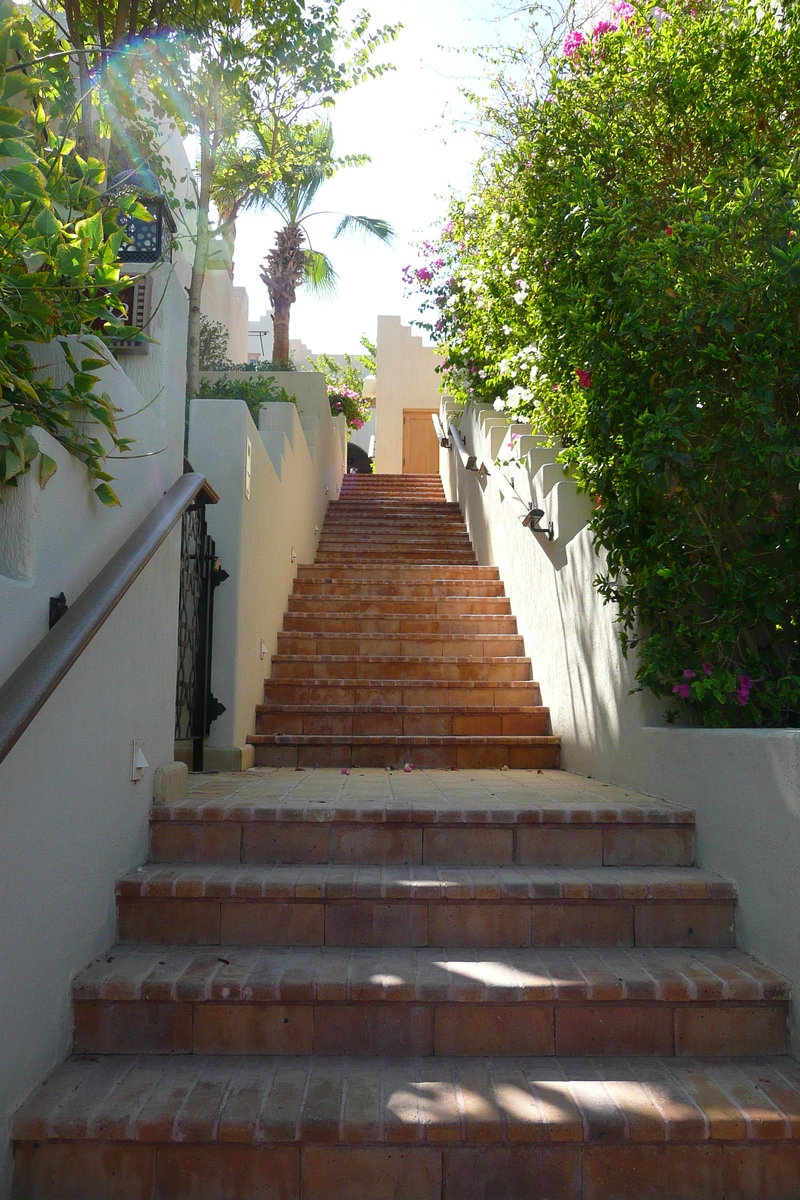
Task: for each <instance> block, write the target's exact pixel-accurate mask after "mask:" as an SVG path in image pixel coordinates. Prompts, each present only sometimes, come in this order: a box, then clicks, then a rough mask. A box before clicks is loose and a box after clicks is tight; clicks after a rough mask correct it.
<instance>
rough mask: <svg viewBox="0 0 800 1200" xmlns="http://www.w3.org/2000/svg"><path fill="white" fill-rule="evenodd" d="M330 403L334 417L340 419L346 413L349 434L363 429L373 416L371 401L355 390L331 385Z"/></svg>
mask: <svg viewBox="0 0 800 1200" xmlns="http://www.w3.org/2000/svg"><path fill="white" fill-rule="evenodd" d="M328 402H329V404H330V406H331V412H332V414H333V415H334V417H338V416H339V415H340V414H341V413H344V419H345V421H346V422H347V428H348V431H349V432H353V430H356V429H363V427H364V425H366V423H367V421H368V420H369V419H370V416H371V415H372V414H371V411H370V404H369V400H365V399H364V397H363V396H361V395H360V394H359V393H358V392H356V391H354V390H353V388H348V387H341V386H335V385H329V386H328Z"/></svg>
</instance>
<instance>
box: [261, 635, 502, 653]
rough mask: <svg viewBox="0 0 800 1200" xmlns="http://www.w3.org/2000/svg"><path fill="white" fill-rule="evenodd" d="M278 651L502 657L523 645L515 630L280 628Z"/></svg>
mask: <svg viewBox="0 0 800 1200" xmlns="http://www.w3.org/2000/svg"><path fill="white" fill-rule="evenodd" d="M278 652H279V653H280V654H352V655H354V656H355V655H359V656H361V655H363V656H365V657H370V656H375V655H390V656H391V655H394V656H396V655H403V656H409V657H412V658H413V657H417V656H424V657H426V658H427V657H434V658H442V657H448V658H455V657H463V658H501V657H502V658H505V657H509V656H511V655H514V654H518V655H520V656H522V655H523V654H524V653H525V645H524V643H523V641H522V638H521V637H520V636H519V635H518V634H517V635H513V634H509V635H508V636H503V635H502V634H495V635H494V636H493V637H492V638H491V640H489V639H487V640H485V641H484V640H483V639H481V638H480V637H469V636H468V635H466V634H464V635H462V636H458V637H456V636H454V637H452V638H448V639H446V640H440V639H437V638H436V637H430V638H423V636H422V635H419V634H418V635H417V636H415V637H409V636H407V635H406V636H405V637H404V636H403V635H402V634H398V635H395V636H391V635H389V636H387V637H381V636H379V635H377V634H372V635H364V636H362V637H360V638H359V637H347V635H339V636H338V637H331V636H330V635H329V634H325V633H318V634H301V633H296V632H283V633H279V634H278Z"/></svg>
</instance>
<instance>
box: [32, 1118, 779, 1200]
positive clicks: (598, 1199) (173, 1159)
mask: <svg viewBox="0 0 800 1200" xmlns="http://www.w3.org/2000/svg"><path fill="white" fill-rule="evenodd" d="M370 1111H371V1110H370ZM254 1119H255V1118H253V1120H254ZM445 1120H446V1123H445V1124H443V1126H442V1127H441V1128H437V1127H436V1126H434V1128H433V1129H430V1130H429V1132H428V1139H429V1143H430V1144H428V1145H419V1144H415V1143H418V1141H419V1140H421V1138H422V1136H423V1134H422V1132H420V1134H419V1135H418V1136H414V1137H413V1138H411V1137H410V1136H407V1137H404V1138H403V1140H404V1141H406V1142H410V1143H411V1144H405V1145H398V1144H393V1145H392V1144H389V1145H387V1144H385V1143H383V1144H377V1141H376V1133H375V1131H376V1130H377V1129H379V1126H378V1125H377V1124H376V1122H375V1120H374V1119H373V1120H372V1121H371V1122H370V1121H369V1119H368V1118H365V1119H364V1125H363V1132H361V1136H360V1138H359V1142H358V1144H356V1145H353V1144H350V1145H335V1144H334V1145H330V1144H322V1143H325V1142H326V1143H330V1142H334V1143H335V1142H336V1141H337V1140H338V1122H337V1121H335V1120H334V1119H333V1116H332V1115H331V1114H327V1117H326V1120H325V1121H324V1122H321V1123H320V1124H319V1126H318V1128H319V1132H318V1133H317V1134H316V1136H314V1132H315V1130H314V1127H310V1128H309V1131H308V1134H306V1135H305V1136H304V1140H303V1142H302V1143H301V1142H295V1141H294V1138H293V1136H291V1130H290V1129H289V1128H288V1127H287V1128H286V1129H281V1130H280V1131H279V1134H278V1135H276V1136H279V1137H280V1138H281V1140H280V1141H277V1142H267V1143H261V1144H259V1145H250V1144H246V1145H236V1144H232V1143H231V1142H230V1141H224V1142H216V1141H209V1142H205V1143H203V1144H199V1145H198V1144H192V1142H191V1141H187V1142H184V1143H183V1144H180V1145H171V1144H168V1139H165V1141H166V1142H167V1144H159V1145H156V1144H149V1143H145V1142H130V1141H128V1142H125V1141H120V1142H114V1141H102V1142H84V1141H82V1140H81V1139H75V1138H68V1139H66V1140H64V1141H51V1142H46V1141H42V1142H24V1143H22V1144H21V1145H19V1146H17V1148H16V1154H15V1175H14V1179H15V1183H14V1197H15V1200H86V1196H87V1194H88V1193H87V1191H86V1188H87V1186H91V1196H92V1200H120V1198H124V1200H150V1198H151V1197H152V1196H154V1195H157V1196H158V1197H159V1200H199V1198H200V1197H203V1198H204V1200H205V1198H212V1197H213V1198H217V1197H218V1198H220V1200H234V1198H237V1200H238V1198H240V1197H244V1196H247V1197H251V1196H252V1197H259V1198H261V1197H263V1200H300V1197H301V1196H302V1200H356V1198H358V1197H360V1196H362V1195H363V1196H364V1197H365V1200H395V1198H398V1197H399V1198H402V1200H405V1198H409V1200H610V1198H612V1197H613V1198H614V1200H642V1198H643V1197H652V1198H654V1200H664V1198H665V1197H669V1200H723V1196H725V1197H728V1196H733V1197H737V1198H738V1200H797V1190H796V1179H797V1177H798V1174H800V1145H797V1144H795V1143H792V1144H784V1143H778V1144H770V1143H767V1144H764V1143H758V1142H756V1143H753V1142H749V1143H748V1142H740V1141H728V1142H724V1143H721V1142H718V1141H715V1142H698V1141H696V1140H689V1139H685V1135H683V1134H681V1135H676V1136H675V1139H674V1140H672V1141H670V1142H664V1141H663V1140H661V1141H657V1142H655V1143H651V1144H646V1145H641V1144H638V1145H637V1144H631V1143H625V1144H622V1145H619V1144H616V1145H615V1144H589V1145H585V1146H584V1145H581V1144H580V1142H579V1141H578V1142H577V1144H576V1143H575V1142H569V1143H565V1144H563V1145H556V1146H554V1145H545V1146H542V1145H526V1144H520V1143H519V1142H514V1141H511V1142H508V1143H506V1144H503V1141H502V1138H500V1137H499V1135H498V1133H497V1132H495V1125H494V1121H493V1118H492V1117H489V1118H487V1120H488V1121H489V1125H488V1129H489V1138H488V1140H489V1142H490V1144H488V1145H487V1144H483V1145H478V1146H476V1145H473V1144H470V1145H468V1144H466V1143H462V1142H461V1140H460V1139H461V1133H460V1130H459V1123H458V1116H457V1110H456V1115H455V1116H452V1115H451V1116H450V1117H449V1120H447V1119H445ZM503 1128H504V1126H502V1125H501V1124H500V1122H499V1121H497V1123H496V1130H497V1131H499V1130H501V1129H503ZM390 1129H391V1126H390ZM117 1136H124V1134H119V1135H117ZM251 1138H252V1134H251V1132H250V1131H249V1130H248V1129H246V1136H245V1134H242V1135H241V1137H240V1140H242V1141H247V1142H248V1143H249V1142H250V1140H251ZM684 1139H685V1140H684ZM392 1140H393V1139H392V1137H391V1135H387V1138H386V1141H387V1142H391V1141H392ZM481 1140H482V1141H486V1140H487V1139H486V1138H485V1137H483V1136H482V1138H481ZM440 1141H441V1142H444V1143H446V1145H445V1146H444V1148H443V1147H442V1146H441V1145H439V1144H437V1142H440ZM315 1143H316V1144H315ZM762 1179H767V1180H769V1181H770V1183H769V1185H768V1186H769V1192H768V1193H767V1192H765V1191H764V1190H763V1189H762V1188H761V1186H760V1183H759V1182H758V1181H760V1180H762ZM120 1180H125V1181H126V1188H125V1191H124V1192H122V1191H121V1190H120ZM87 1181H88V1183H87ZM370 1184H371V1186H370V1187H369V1190H368V1191H365V1190H364V1188H365V1186H368V1185H370ZM632 1187H633V1188H635V1189H636V1190H635V1191H633V1190H632ZM645 1187H646V1188H647V1191H644V1190H642V1189H643V1188H645ZM156 1189H157V1190H156Z"/></svg>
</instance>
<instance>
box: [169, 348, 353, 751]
mask: <svg viewBox="0 0 800 1200" xmlns="http://www.w3.org/2000/svg"><path fill="white" fill-rule="evenodd" d="M275 378H276V380H277V381H278V382H279V383H280V384H282V385H283V386H284V387H285V388H286V390H287V392H289V394H290V395H291V394H295V391H296V396H297V405H296V406H295V405H294V404H287V403H282V404H267V405H265V407H264V408H262V409H261V412H260V414H259V428H258V429H256V427H255V425H254V423H253V420H252V418H251V416H250V413H249V411H248V408H247V405H246V404H245V403H244V401H243V400H193V401H192V404H191V413H190V423H189V429H190V433H189V459H190V461H191V463H192V466H193V467H194V469H195V470H196V471H202V472H203V474H205V475H207V477H208V478H209V479H210V480H212V481H213V483H214V487H215V488H216V489H217V491H218V492H219V494H220V502H219V504H215V505H214V506H213V507H211V508H209V509H208V528H209V533H210V534H211V536H212V537H213V538H214V539H215V541H216V547H217V554H218V555H219V558H220V562H221V564H222V566H223V568H224V569H225V570H226V571H227V572H228V575H229V579H227V580H226V581H225V583H224V584H223V585H222V586H221V587H219V588H218V589H217V592H216V595H215V598H214V648H213V660H212V689H213V691H214V694H215V696H217V698H218V699H219V700H220V701H221V702H222V703H223V704H224V705H225V707H226V709H227V711H226V712H225V713H223V714H222V716H221V717H219V718H218V719H217V720H216V721H215V722H214V724H213V725H212V726H211V737H210V739H209V745H208V749H207V751H206V766H207V768H211V769H212V770H214V769H216V770H243V769H246V768H247V767H249V766H251V765H252V762H253V747H252V746H248V745H247V735H248V734H249V733H252V732H254V730H255V710H256V704H258V703H260V702H261V701H262V700H263V684H264V679H265V678H266V677H267V676H268V675H269V673H270V661H271V656H272V655H273V654H274V653H275V651H276V649H277V645H278V631H279V630H280V628H281V626H282V622H283V614H284V611H285V609H286V601H287V597H288V595H289V593H290V591H291V590H292V582H293V580H294V577H295V575H296V574H297V565H298V563H309V562H313V560H314V555H315V554H316V549H317V542H318V540H319V534H320V531H321V529H322V523H323V521H324V519H325V510H326V508H327V506H328V502H329V500H335V499H336V497H337V496H338V494H339V488H340V486H341V481H342V476H343V474H344V470H345V461H346V445H347V440H346V436H347V435H346V429H345V421H344V417H337V418H336V419H335V420H334V418H333V417H332V416H331V411H330V406H329V404H328V397H327V392H326V389H325V381H324V377H323V376H322V375H318V374H311V373H308V374H303V373H301V372H286V373H284V374H277V375H276V376H275ZM248 445H249V455H248ZM248 461H249V473H250V477H249V497H248V494H247V492H248V478H247V474H248Z"/></svg>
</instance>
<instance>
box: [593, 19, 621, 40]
mask: <svg viewBox="0 0 800 1200" xmlns="http://www.w3.org/2000/svg"><path fill="white" fill-rule="evenodd" d="M618 29H619V25H618V24H617V22H616V21H605V20H603V21H598V22H597V24H596V25H595V27H594V29H593V30H592V41H593V42H596V41H597V39H598V38H601V37H602V36H603V34H605V33H616V32H617V30H618Z"/></svg>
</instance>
